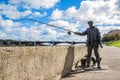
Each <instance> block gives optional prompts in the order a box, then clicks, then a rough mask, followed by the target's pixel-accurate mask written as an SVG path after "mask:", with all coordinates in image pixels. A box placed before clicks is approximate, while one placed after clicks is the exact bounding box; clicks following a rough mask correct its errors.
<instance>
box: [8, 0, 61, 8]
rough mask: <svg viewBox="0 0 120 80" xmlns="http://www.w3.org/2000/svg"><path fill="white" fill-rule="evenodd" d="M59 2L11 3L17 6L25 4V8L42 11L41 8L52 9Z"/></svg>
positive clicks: (30, 0)
mask: <svg viewBox="0 0 120 80" xmlns="http://www.w3.org/2000/svg"><path fill="white" fill-rule="evenodd" d="M58 2H59V0H10V1H9V3H11V4H15V5H21V3H24V5H22V6H23V7H24V8H27V9H30V8H34V9H40V8H46V9H48V8H51V7H53V6H55V4H56V3H58Z"/></svg>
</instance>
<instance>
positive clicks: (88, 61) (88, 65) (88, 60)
mask: <svg viewBox="0 0 120 80" xmlns="http://www.w3.org/2000/svg"><path fill="white" fill-rule="evenodd" d="M86 67H90V58H88V59H87V65H86Z"/></svg>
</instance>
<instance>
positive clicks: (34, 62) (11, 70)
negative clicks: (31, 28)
mask: <svg viewBox="0 0 120 80" xmlns="http://www.w3.org/2000/svg"><path fill="white" fill-rule="evenodd" d="M85 54H86V49H85V47H84V46H34V47H0V80H59V79H60V78H61V77H63V76H65V75H67V74H68V73H69V72H70V71H71V68H72V66H73V65H74V64H75V63H76V62H77V61H78V60H79V59H81V58H82V57H83V56H84V55H85Z"/></svg>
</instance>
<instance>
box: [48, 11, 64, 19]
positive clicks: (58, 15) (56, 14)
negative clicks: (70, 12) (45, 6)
mask: <svg viewBox="0 0 120 80" xmlns="http://www.w3.org/2000/svg"><path fill="white" fill-rule="evenodd" d="M50 18H51V19H53V20H57V19H62V18H63V11H62V10H58V9H56V10H54V11H53V12H52V14H51V17H50Z"/></svg>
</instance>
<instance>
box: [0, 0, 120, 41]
mask: <svg viewBox="0 0 120 80" xmlns="http://www.w3.org/2000/svg"><path fill="white" fill-rule="evenodd" d="M119 3H120V0H0V39H13V40H23V41H24V40H27V41H85V40H86V36H78V35H75V34H71V35H68V34H67V31H64V30H62V29H58V28H53V27H50V26H47V25H45V24H40V23H38V22H33V21H29V20H22V19H35V20H38V21H42V22H44V23H48V24H52V25H55V26H59V27H61V28H64V29H68V30H71V31H78V32H83V31H85V30H86V29H87V28H88V24H87V22H88V21H89V20H93V21H94V25H95V26H96V27H97V28H98V29H99V30H100V33H101V36H102V35H103V34H106V33H107V32H109V31H111V30H115V29H120V4H119ZM16 20H19V21H16Z"/></svg>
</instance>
